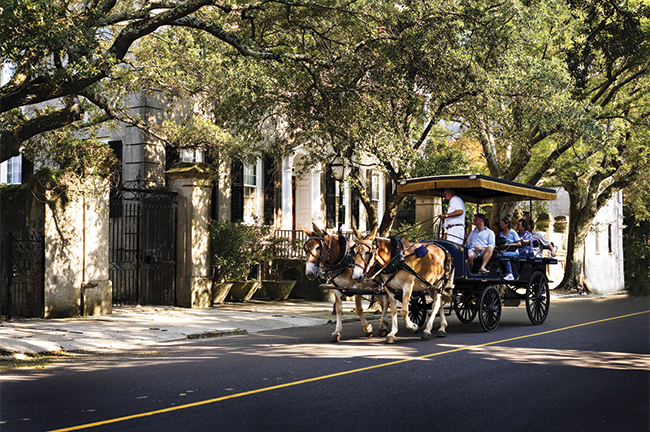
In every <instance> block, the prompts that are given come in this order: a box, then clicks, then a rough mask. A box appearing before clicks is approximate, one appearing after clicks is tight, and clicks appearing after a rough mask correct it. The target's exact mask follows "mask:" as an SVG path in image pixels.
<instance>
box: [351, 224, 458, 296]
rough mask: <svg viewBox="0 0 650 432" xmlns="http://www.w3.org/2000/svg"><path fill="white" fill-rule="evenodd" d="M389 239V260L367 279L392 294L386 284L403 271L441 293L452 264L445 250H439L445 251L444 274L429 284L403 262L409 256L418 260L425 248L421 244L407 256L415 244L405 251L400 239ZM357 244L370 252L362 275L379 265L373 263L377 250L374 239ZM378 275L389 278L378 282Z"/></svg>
mask: <svg viewBox="0 0 650 432" xmlns="http://www.w3.org/2000/svg"><path fill="white" fill-rule="evenodd" d="M389 239H390V243H391V246H392V250H391V259H390V260H389V261H388V262H387V263H386V264H385V265H384V266H382V267H381V268H380V269H379V270H378V271H377V272H375V273H374V274H373V275H372V276H369V279H372V280H374V281H376V282H378V283H380V285H383V286H385V287H386V289H389V290H391V291H393V292H394V290H393V289H392V288H390V287H389V286H388V284H389V283H390V281H392V280H393V278H394V277H395V275H396V274H397V272H398V271H399V270H403V271H405V272H407V273H410V274H411V275H413V276H415V277H416V278H418V280H419V281H420V282H422V283H423V284H425V285H426V286H427V287H428V288H427V289H431V288H435V289H438V290H439V291H442V288H443V287H444V286H446V285H447V283H448V282H449V278H450V277H451V262H452V259H451V254H450V253H449V251H448V250H447V249H445V248H441V249H442V250H443V251H445V271H444V273H443V274H442V275H441V276H440V277H439V278H438V279H437V280H435V281H434V282H433V283H429V282H428V281H427V280H426V279H424V278H423V277H422V276H420V274H418V272H416V271H415V270H413V268H412V267H411V266H410V265H408V264H407V263H406V260H405V258H407V257H409V256H412V255H417V256H418V258H421V257H423V256H424V255H426V253H428V251H427V250H426V246H425V245H422V244H421V245H420V246H418V247H417V248H415V249H414V250H413V251H412V252H410V253H408V254H407V252H408V251H409V249H411V248H412V247H413V246H415V244H412V245H411V246H409V247H408V248H407V249H404V245H403V244H402V241H401V239H399V238H397V237H393V236H391V237H389ZM357 243H360V244H363V245H364V246H366V247H368V248H370V250H371V252H372V258H371V259H370V261H368V263H367V264H366V268H365V269H363V270H364V273H365V272H366V271H367V270H369V269H372V268H373V267H374V266H375V265H379V263H375V261H376V259H375V257H376V256H377V250H378V243H377V240H376V239H375V240H373V242H372V244H370V243H369V242H367V241H363V240H361V241H358V242H357ZM423 250H424V251H423ZM355 265H356V266H358V267H361V266H359V265H358V264H356V263H355ZM380 274H388V275H389V277H388V279H387V280H386V281H385V282H384V281H381V280H379V281H378V280H377V279H376V278H377V276H379V275H380Z"/></svg>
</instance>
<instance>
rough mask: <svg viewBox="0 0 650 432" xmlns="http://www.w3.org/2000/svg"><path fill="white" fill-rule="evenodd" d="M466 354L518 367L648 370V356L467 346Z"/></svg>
mask: <svg viewBox="0 0 650 432" xmlns="http://www.w3.org/2000/svg"><path fill="white" fill-rule="evenodd" d="M468 351H469V352H470V353H471V354H474V355H480V356H481V357H482V358H484V359H485V360H506V361H510V362H513V363H519V364H534V365H551V366H574V367H583V368H595V369H615V370H643V371H648V370H650V355H649V354H637V353H624V352H599V351H582V350H559V349H542V348H514V347H500V346H487V347H486V346H483V347H470V348H468Z"/></svg>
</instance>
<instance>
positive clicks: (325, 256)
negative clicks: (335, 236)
mask: <svg viewBox="0 0 650 432" xmlns="http://www.w3.org/2000/svg"><path fill="white" fill-rule="evenodd" d="M326 235H327V236H328V237H329V241H327V240H325V237H318V236H311V237H308V238H307V241H306V242H305V245H304V246H303V249H304V250H305V253H306V254H307V256H308V257H309V256H314V254H313V253H312V252H311V251H310V250H309V249H307V243H309V241H310V240H315V241H317V242H319V243H320V246H321V253H320V256H319V257H318V259H313V258H307V262H308V263H312V264H316V266H318V267H320V266H321V264H323V263H324V262H325V261H327V260H329V258H330V250H331V249H332V236H331V235H329V234H326ZM323 250H324V251H325V253H323Z"/></svg>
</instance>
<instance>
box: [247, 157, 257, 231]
mask: <svg viewBox="0 0 650 432" xmlns="http://www.w3.org/2000/svg"><path fill="white" fill-rule="evenodd" d="M257 182H258V179H257V163H256V164H254V165H249V164H245V165H244V220H247V221H248V220H251V219H252V218H253V216H255V215H256V214H257V195H258V193H257V189H258V184H257Z"/></svg>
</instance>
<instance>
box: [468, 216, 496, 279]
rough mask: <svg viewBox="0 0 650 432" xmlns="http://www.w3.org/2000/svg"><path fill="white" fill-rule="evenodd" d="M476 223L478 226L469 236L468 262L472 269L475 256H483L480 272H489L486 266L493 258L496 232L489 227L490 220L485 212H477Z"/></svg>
mask: <svg viewBox="0 0 650 432" xmlns="http://www.w3.org/2000/svg"><path fill="white" fill-rule="evenodd" d="M474 225H475V226H476V228H474V229H473V230H472V232H471V233H469V236H467V242H466V243H465V246H466V247H467V263H468V264H469V269H470V271H471V270H472V267H474V258H481V259H482V264H481V268H480V269H478V272H479V273H480V274H488V273H490V271H489V270H488V269H486V268H485V266H486V265H487V263H488V262H489V261H490V258H492V253H493V252H494V245H495V237H494V232H493V231H492V230H491V229H490V228H488V227H487V225H488V221H487V218H486V217H485V215H484V214H482V213H476V215H475V216H474Z"/></svg>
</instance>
